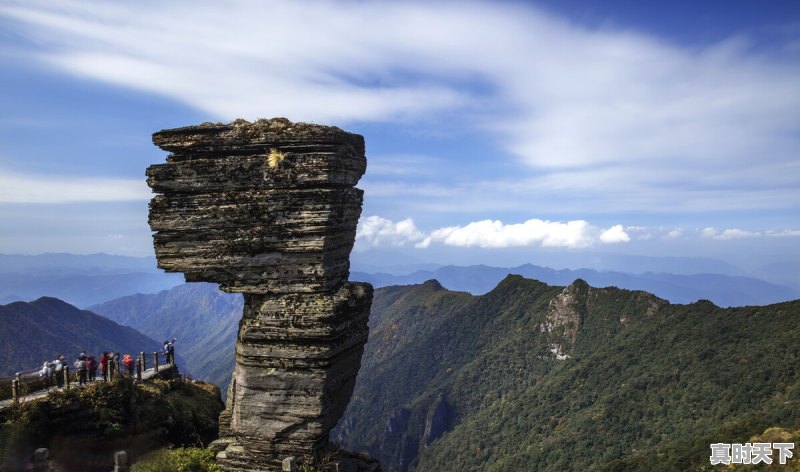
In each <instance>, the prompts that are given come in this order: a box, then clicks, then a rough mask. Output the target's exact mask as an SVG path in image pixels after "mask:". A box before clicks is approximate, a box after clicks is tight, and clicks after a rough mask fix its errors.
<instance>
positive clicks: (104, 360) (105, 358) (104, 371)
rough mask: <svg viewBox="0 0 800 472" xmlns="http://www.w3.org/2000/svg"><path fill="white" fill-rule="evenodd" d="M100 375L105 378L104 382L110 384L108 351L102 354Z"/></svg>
mask: <svg viewBox="0 0 800 472" xmlns="http://www.w3.org/2000/svg"><path fill="white" fill-rule="evenodd" d="M100 374H101V375H102V376H103V382H108V352H106V351H103V353H102V354H100Z"/></svg>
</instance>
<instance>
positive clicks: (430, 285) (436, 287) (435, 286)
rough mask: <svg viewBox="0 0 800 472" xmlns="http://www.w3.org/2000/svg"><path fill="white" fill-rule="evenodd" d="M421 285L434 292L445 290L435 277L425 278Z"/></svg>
mask: <svg viewBox="0 0 800 472" xmlns="http://www.w3.org/2000/svg"><path fill="white" fill-rule="evenodd" d="M422 287H424V288H426V289H428V290H432V291H434V292H438V291H440V290H447V289H446V288H444V287H443V286H442V284H440V283H439V281H438V280H436V279H430V280H426V281H425V282H423V283H422Z"/></svg>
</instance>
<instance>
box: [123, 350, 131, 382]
mask: <svg viewBox="0 0 800 472" xmlns="http://www.w3.org/2000/svg"><path fill="white" fill-rule="evenodd" d="M122 365H123V366H124V367H125V368H126V369H127V370H128V377H130V378H133V357H131V355H130V354H125V357H123V358H122Z"/></svg>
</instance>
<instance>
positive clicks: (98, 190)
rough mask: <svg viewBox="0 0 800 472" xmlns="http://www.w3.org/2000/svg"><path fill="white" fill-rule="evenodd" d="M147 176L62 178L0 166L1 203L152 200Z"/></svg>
mask: <svg viewBox="0 0 800 472" xmlns="http://www.w3.org/2000/svg"><path fill="white" fill-rule="evenodd" d="M151 197H152V195H151V193H150V189H149V188H148V187H147V184H146V183H145V182H144V180H143V179H139V180H134V179H111V178H82V177H75V178H71V177H60V176H46V175H33V174H20V173H13V172H7V171H3V170H2V169H0V203H73V202H113V201H132V200H149V199H150V198H151Z"/></svg>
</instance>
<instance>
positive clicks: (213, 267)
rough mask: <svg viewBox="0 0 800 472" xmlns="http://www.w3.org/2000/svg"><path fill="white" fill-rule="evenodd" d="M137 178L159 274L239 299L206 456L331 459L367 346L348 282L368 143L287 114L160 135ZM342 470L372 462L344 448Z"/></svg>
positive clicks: (233, 467)
mask: <svg viewBox="0 0 800 472" xmlns="http://www.w3.org/2000/svg"><path fill="white" fill-rule="evenodd" d="M153 142H154V143H155V144H156V145H158V146H159V147H161V148H162V149H164V150H166V151H168V152H170V153H171V154H170V155H169V156H168V157H167V162H166V164H158V165H153V166H151V167H150V168H149V169H148V170H147V176H148V184H149V185H150V187H151V188H152V189H153V190H154V191H155V192H156V193H159V194H160V195H157V196H156V197H154V198H153V200H152V201H151V203H150V226H151V228H152V230H153V231H154V232H155V234H154V235H153V240H154V245H155V252H156V256H157V258H158V264H159V267H161V268H163V269H165V270H167V271H170V272H183V273H184V274H185V276H186V280H187V281H207V282H216V283H219V284H220V286H221V288H222V289H223V290H225V291H229V292H239V293H243V294H244V297H245V306H244V313H243V316H242V320H241V322H240V325H239V336H238V339H237V343H236V367H235V371H234V373H233V381H232V382H231V387H230V389H229V393H228V405H227V408H226V410H225V412H224V413H223V414H222V415H221V416H220V423H221V424H220V434H221V436H223V437H222V438H221V440H220V441H219V442H217V444H216V445H215V447H216V448H217V449H218V450H219V451H220V452H219V453H218V455H217V459H218V462H219V463H220V465H221V466H222V468H223V469H224V470H228V471H239V470H242V471H244V470H247V471H262V470H263V471H273V470H281V463H282V461H283V460H284V459H286V458H287V457H295V458H296V459H297V461H298V462H306V463H310V462H312V461H314V460H315V459H319V458H320V456H323V455H325V454H327V453H328V452H329V449H330V446H329V444H328V433H329V431H330V430H331V429H332V428H333V427H334V426H335V425H336V422H337V421H338V419H339V418H340V417H341V415H342V413H343V412H344V409H345V408H346V406H347V403H348V402H349V400H350V396H351V395H352V392H353V387H354V385H355V379H356V375H357V374H358V370H359V368H360V365H361V356H362V354H363V350H364V344H365V343H366V341H367V334H368V328H367V318H368V316H369V310H370V305H371V303H372V287H371V286H370V285H369V284H361V283H349V282H347V278H348V275H349V269H350V261H349V257H350V251H351V250H352V248H353V243H354V240H355V231H356V225H357V223H358V218H359V216H360V214H361V203H362V199H363V192H362V191H361V190H359V189H357V188H355V187H354V186H355V184H356V183H357V182H358V180H359V179H360V177H361V176H362V175H363V173H364V171H365V170H366V157H365V155H364V140H363V138H362V137H361V136H359V135H355V134H350V133H347V132H344V131H342V130H340V129H338V128H334V127H328V126H319V125H312V124H306V123H291V122H289V121H288V120H286V119H282V118H277V119H272V120H259V121H256V122H254V123H248V122H246V121H243V120H237V121H234V122H232V123H230V124H203V125H199V126H192V127H187V128H179V129H173V130H164V131H160V132H158V133H155V134H154V135H153ZM339 457H341V458H342V459H341V460H342V461H344V462H345V463H346V465H347V467H350V468H351V469H352V470H376V468H377V465H376V464H375V463H374V462H368V461H365V460H363V458H359V457H358V456H355V455H352V454H348V453H346V452H342V453H340V454H339Z"/></svg>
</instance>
